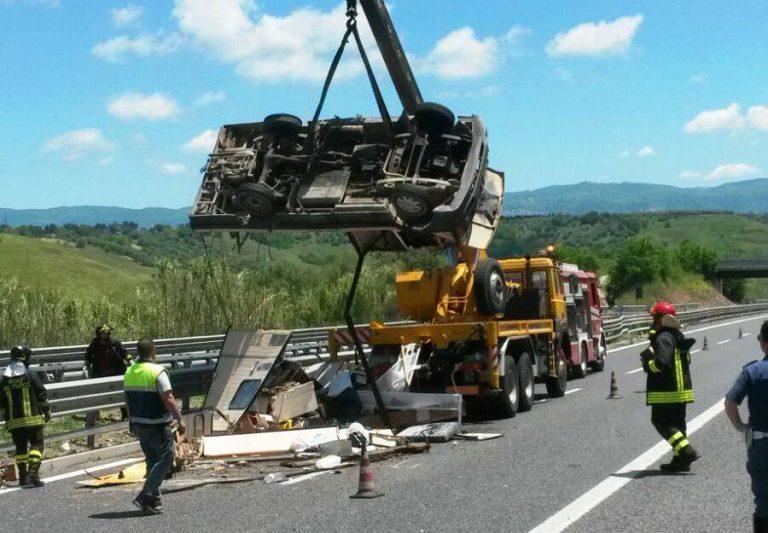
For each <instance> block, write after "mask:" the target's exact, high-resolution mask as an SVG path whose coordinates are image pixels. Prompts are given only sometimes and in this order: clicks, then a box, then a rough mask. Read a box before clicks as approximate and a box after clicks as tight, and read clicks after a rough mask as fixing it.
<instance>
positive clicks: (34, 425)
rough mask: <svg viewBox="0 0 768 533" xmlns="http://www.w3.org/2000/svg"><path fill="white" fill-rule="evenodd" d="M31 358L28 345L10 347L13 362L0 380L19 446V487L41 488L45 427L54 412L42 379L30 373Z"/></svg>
mask: <svg viewBox="0 0 768 533" xmlns="http://www.w3.org/2000/svg"><path fill="white" fill-rule="evenodd" d="M31 356H32V350H30V349H29V348H27V347H26V346H16V347H14V348H11V362H10V364H9V365H8V366H7V367H6V369H5V371H4V372H3V376H2V378H0V407H2V410H3V411H4V412H5V427H6V428H7V429H8V431H10V432H11V436H12V437H13V443H14V444H15V445H16V465H17V466H18V468H19V485H20V486H22V487H42V486H43V485H45V483H44V482H43V481H42V480H41V479H40V473H39V470H40V462H41V461H42V460H43V444H44V442H43V426H44V425H45V423H46V422H48V421H49V420H50V419H51V409H50V407H49V406H48V395H47V394H46V393H45V387H43V384H42V382H41V380H40V376H39V375H38V374H37V372H30V370H29V359H30V357H31Z"/></svg>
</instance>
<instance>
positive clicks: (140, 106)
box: [107, 93, 181, 120]
mask: <svg viewBox="0 0 768 533" xmlns="http://www.w3.org/2000/svg"><path fill="white" fill-rule="evenodd" d="M107 111H109V113H110V114H112V115H114V116H116V117H119V118H122V119H126V120H134V119H143V120H162V119H169V118H174V117H176V116H178V115H179V114H180V113H181V107H179V104H177V103H176V100H174V99H173V98H172V97H170V96H168V95H165V94H161V93H153V94H143V93H126V94H123V95H121V96H119V97H117V98H114V99H113V100H112V101H111V102H110V103H109V105H108V107H107Z"/></svg>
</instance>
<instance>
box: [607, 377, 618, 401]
mask: <svg viewBox="0 0 768 533" xmlns="http://www.w3.org/2000/svg"><path fill="white" fill-rule="evenodd" d="M619 398H621V396H619V387H618V385H616V373H615V372H611V391H610V393H609V394H608V399H609V400H618V399H619Z"/></svg>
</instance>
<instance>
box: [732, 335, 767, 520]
mask: <svg viewBox="0 0 768 533" xmlns="http://www.w3.org/2000/svg"><path fill="white" fill-rule="evenodd" d="M757 340H758V342H759V343H760V348H761V349H762V351H763V354H764V357H763V359H762V360H761V361H752V362H751V363H749V364H748V365H746V366H745V367H744V368H743V369H742V371H741V374H739V377H738V378H736V382H735V383H734V384H733V386H732V387H731V390H729V391H728V394H726V395H725V414H726V415H727V416H728V420H730V421H731V424H732V425H733V427H734V428H736V430H737V431H740V432H743V433H744V437H745V440H746V443H747V472H749V477H750V478H752V493H753V494H754V495H755V513H754V515H753V517H752V520H753V524H754V530H755V531H756V532H763V531H764V532H768V320H766V321H765V322H763V325H762V326H761V327H760V335H758V336H757ZM744 397H747V407H748V408H749V421H748V423H747V424H745V423H744V422H743V421H742V420H741V415H740V414H739V405H741V402H743V401H744Z"/></svg>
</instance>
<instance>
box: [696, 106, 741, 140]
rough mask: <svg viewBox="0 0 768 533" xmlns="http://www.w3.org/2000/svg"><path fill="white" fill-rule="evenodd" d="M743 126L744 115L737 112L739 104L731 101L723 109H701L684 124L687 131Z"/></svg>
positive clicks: (727, 128)
mask: <svg viewBox="0 0 768 533" xmlns="http://www.w3.org/2000/svg"><path fill="white" fill-rule="evenodd" d="M743 127H744V117H742V116H741V113H740V112H739V104H737V103H733V104H731V105H729V106H728V107H724V108H723V109H712V110H710V111H702V112H701V113H699V114H698V115H696V117H695V118H694V119H693V120H691V121H690V122H688V123H687V124H686V125H685V131H687V132H688V133H702V132H706V131H714V130H723V129H725V130H739V129H742V128H743Z"/></svg>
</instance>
